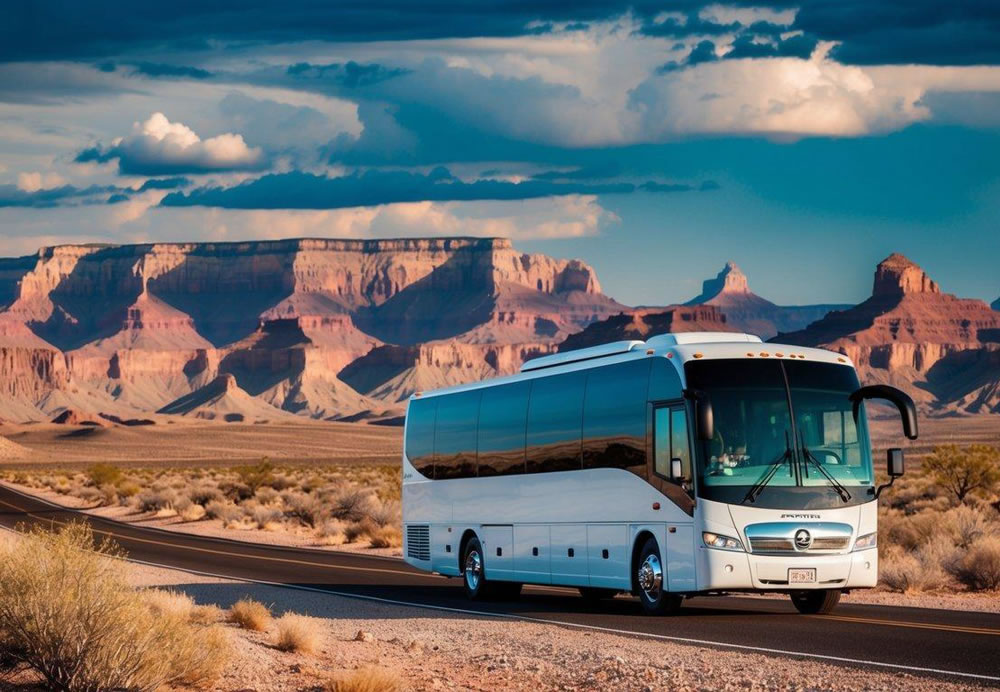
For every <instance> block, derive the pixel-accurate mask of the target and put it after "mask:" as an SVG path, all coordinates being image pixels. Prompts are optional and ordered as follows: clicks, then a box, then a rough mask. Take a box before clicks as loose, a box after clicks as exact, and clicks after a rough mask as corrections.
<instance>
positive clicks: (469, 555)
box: [462, 536, 492, 601]
mask: <svg viewBox="0 0 1000 692" xmlns="http://www.w3.org/2000/svg"><path fill="white" fill-rule="evenodd" d="M483 556H484V553H483V546H482V544H481V543H480V542H479V539H478V538H476V537H475V536H473V537H471V538H470V539H469V540H468V542H467V543H466V544H465V554H464V555H463V556H462V586H463V587H464V588H465V595H466V596H468V598H469V600H472V601H484V600H486V599H487V598H489V596H490V591H491V590H492V589H491V588H490V586H491V585H490V584H488V583H487V582H486V561H485V559H484V557H483Z"/></svg>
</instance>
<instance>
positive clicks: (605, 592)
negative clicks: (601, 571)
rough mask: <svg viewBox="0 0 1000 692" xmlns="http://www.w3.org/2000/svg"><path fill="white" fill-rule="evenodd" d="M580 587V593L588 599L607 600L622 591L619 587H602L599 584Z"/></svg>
mask: <svg viewBox="0 0 1000 692" xmlns="http://www.w3.org/2000/svg"><path fill="white" fill-rule="evenodd" d="M579 589H580V595H581V596H582V597H583V598H584V600H587V601H605V600H608V599H611V598H614V597H615V596H617V595H618V594H619V593H621V592H620V591H618V590H617V589H602V588H600V587H597V586H581V587H579Z"/></svg>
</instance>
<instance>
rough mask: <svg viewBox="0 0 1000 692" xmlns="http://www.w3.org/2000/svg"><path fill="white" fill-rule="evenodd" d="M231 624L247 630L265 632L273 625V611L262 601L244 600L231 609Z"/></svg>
mask: <svg viewBox="0 0 1000 692" xmlns="http://www.w3.org/2000/svg"><path fill="white" fill-rule="evenodd" d="M229 622H232V623H233V624H235V625H239V626H240V627H242V628H243V629H245V630H253V631H254V632H263V631H264V630H266V629H267V628H268V627H269V626H270V625H271V609H270V608H268V607H267V606H266V605H264V604H263V603H261V602H260V601H255V600H253V599H252V598H243V599H240V600H239V601H237V602H236V603H234V604H233V607H232V608H230V609H229Z"/></svg>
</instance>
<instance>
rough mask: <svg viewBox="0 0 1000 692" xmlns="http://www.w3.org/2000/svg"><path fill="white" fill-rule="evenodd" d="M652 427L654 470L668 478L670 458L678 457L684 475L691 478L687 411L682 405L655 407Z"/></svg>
mask: <svg viewBox="0 0 1000 692" xmlns="http://www.w3.org/2000/svg"><path fill="white" fill-rule="evenodd" d="M653 428H654V435H655V437H654V447H655V449H654V460H655V461H654V470H655V471H656V473H657V474H658V475H660V476H663V477H664V478H670V460H671V459H680V460H681V468H682V469H683V473H684V477H685V478H688V479H690V478H691V445H690V442H689V439H688V426H687V411H686V410H685V409H684V407H683V406H664V407H662V408H658V409H656V412H655V416H654V419H653Z"/></svg>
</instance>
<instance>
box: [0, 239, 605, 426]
mask: <svg viewBox="0 0 1000 692" xmlns="http://www.w3.org/2000/svg"><path fill="white" fill-rule="evenodd" d="M0 301H2V304H0V305H2V307H3V311H2V312H0V368H2V372H3V374H4V375H5V379H4V383H3V385H2V387H3V392H4V394H5V395H6V396H5V399H4V401H3V404H2V406H0V409H2V410H0V416H2V417H3V418H7V419H11V420H50V419H51V418H52V417H53V416H54V415H56V414H58V413H60V412H61V411H63V410H67V409H72V410H78V411H82V412H86V413H87V414H88V415H91V414H94V413H100V414H104V417H105V419H107V420H117V419H120V420H132V419H142V414H143V413H148V412H151V411H157V410H161V409H164V408H168V407H169V405H171V403H172V402H175V401H176V400H178V399H181V398H183V397H185V396H187V395H189V394H192V393H194V392H198V391H202V390H203V388H204V387H206V386H208V385H210V384H211V383H213V382H215V383H216V384H217V383H218V380H217V379H216V378H217V377H218V376H219V375H220V374H227V375H231V376H233V377H234V378H235V379H236V381H237V382H238V387H239V389H240V391H244V392H245V393H247V394H248V396H251V397H254V398H256V399H259V400H260V401H262V402H264V403H266V404H267V405H270V406H274V407H276V408H278V409H281V410H283V411H288V412H295V413H299V414H302V415H308V416H312V417H316V418H342V417H352V418H355V419H356V418H357V417H358V416H362V417H364V416H376V417H378V416H385V415H389V414H392V413H394V412H395V414H397V415H398V413H399V411H400V410H401V409H402V405H401V403H400V402H401V401H403V400H404V399H405V396H406V392H408V391H409V389H410V388H411V387H412V386H415V385H414V383H417V382H422V381H427V382H453V381H463V378H470V379H471V378H472V377H481V376H488V375H491V374H493V375H495V374H501V373H505V372H512V371H514V370H516V369H517V368H518V367H519V366H520V362H521V360H523V357H524V356H523V354H528V353H535V352H538V351H543V350H545V349H546V348H549V349H551V348H554V344H555V343H558V342H559V341H561V340H562V339H563V338H565V337H566V336H568V335H569V334H571V333H573V332H576V331H578V330H579V329H581V328H583V327H584V326H586V325H587V324H589V323H590V322H591V321H593V320H595V319H602V318H604V317H607V316H608V315H611V314H614V313H616V312H618V311H620V310H621V309H622V307H623V306H621V305H619V304H618V303H616V302H615V301H613V300H612V299H610V298H608V297H607V296H605V295H603V294H602V293H601V287H600V283H599V282H598V280H597V277H596V275H595V273H594V271H593V269H591V268H590V267H589V266H587V265H586V264H584V263H582V262H580V261H578V260H556V259H552V258H550V257H546V256H544V255H532V254H523V253H519V252H517V251H516V250H514V249H513V248H512V247H511V245H510V242H509V241H507V240H505V239H490V238H486V239H477V238H432V239H420V238H417V239H401V240H323V239H298V240H282V241H261V242H246V243H156V244H145V245H121V246H114V245H81V246H58V247H51V248H43V249H41V250H39V252H38V253H37V254H36V255H33V256H30V257H22V258H16V259H8V260H0ZM384 345H390V346H391V345H396V346H394V347H397V348H402V349H403V350H404V351H405V352H407V353H413V354H416V355H414V356H413V358H412V359H411V361H412V362H411V363H410V365H409V366H408V368H403V370H407V369H409V368H413V369H414V370H412V371H411V372H408V373H403V372H402V370H400V371H399V372H396V373H395V374H394V375H393V377H396V376H401V377H400V379H398V380H396V381H394V382H389V381H388V380H389V379H393V378H387V380H384V381H382V382H379V383H377V385H376V384H373V385H372V387H370V388H367V389H364V391H358V390H357V389H355V388H352V387H351V386H350V385H349V384H347V383H346V382H345V381H344V380H343V379H341V378H339V377H338V373H339V372H341V371H342V370H344V369H345V368H346V367H348V366H349V365H350V364H351V363H353V362H355V361H357V360H358V359H359V358H362V357H366V356H367V354H369V352H373V356H372V358H373V359H375V360H376V361H377V360H378V358H379V357H382V356H383V355H384V354H389V353H391V351H383V350H380V349H382V348H383V346H384ZM411 347H412V348H411ZM406 349H410V350H408V351H407V350H406ZM373 350H374V351H373ZM393 359H398V354H397V355H392V356H390V360H393ZM355 370H357V368H355ZM418 373H419V374H418ZM369 379H371V378H369ZM407 383H409V384H407ZM368 392H374V393H375V395H376V396H377V397H378V398H377V399H375V398H372V397H371V396H367V395H366V394H367V393H368Z"/></svg>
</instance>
